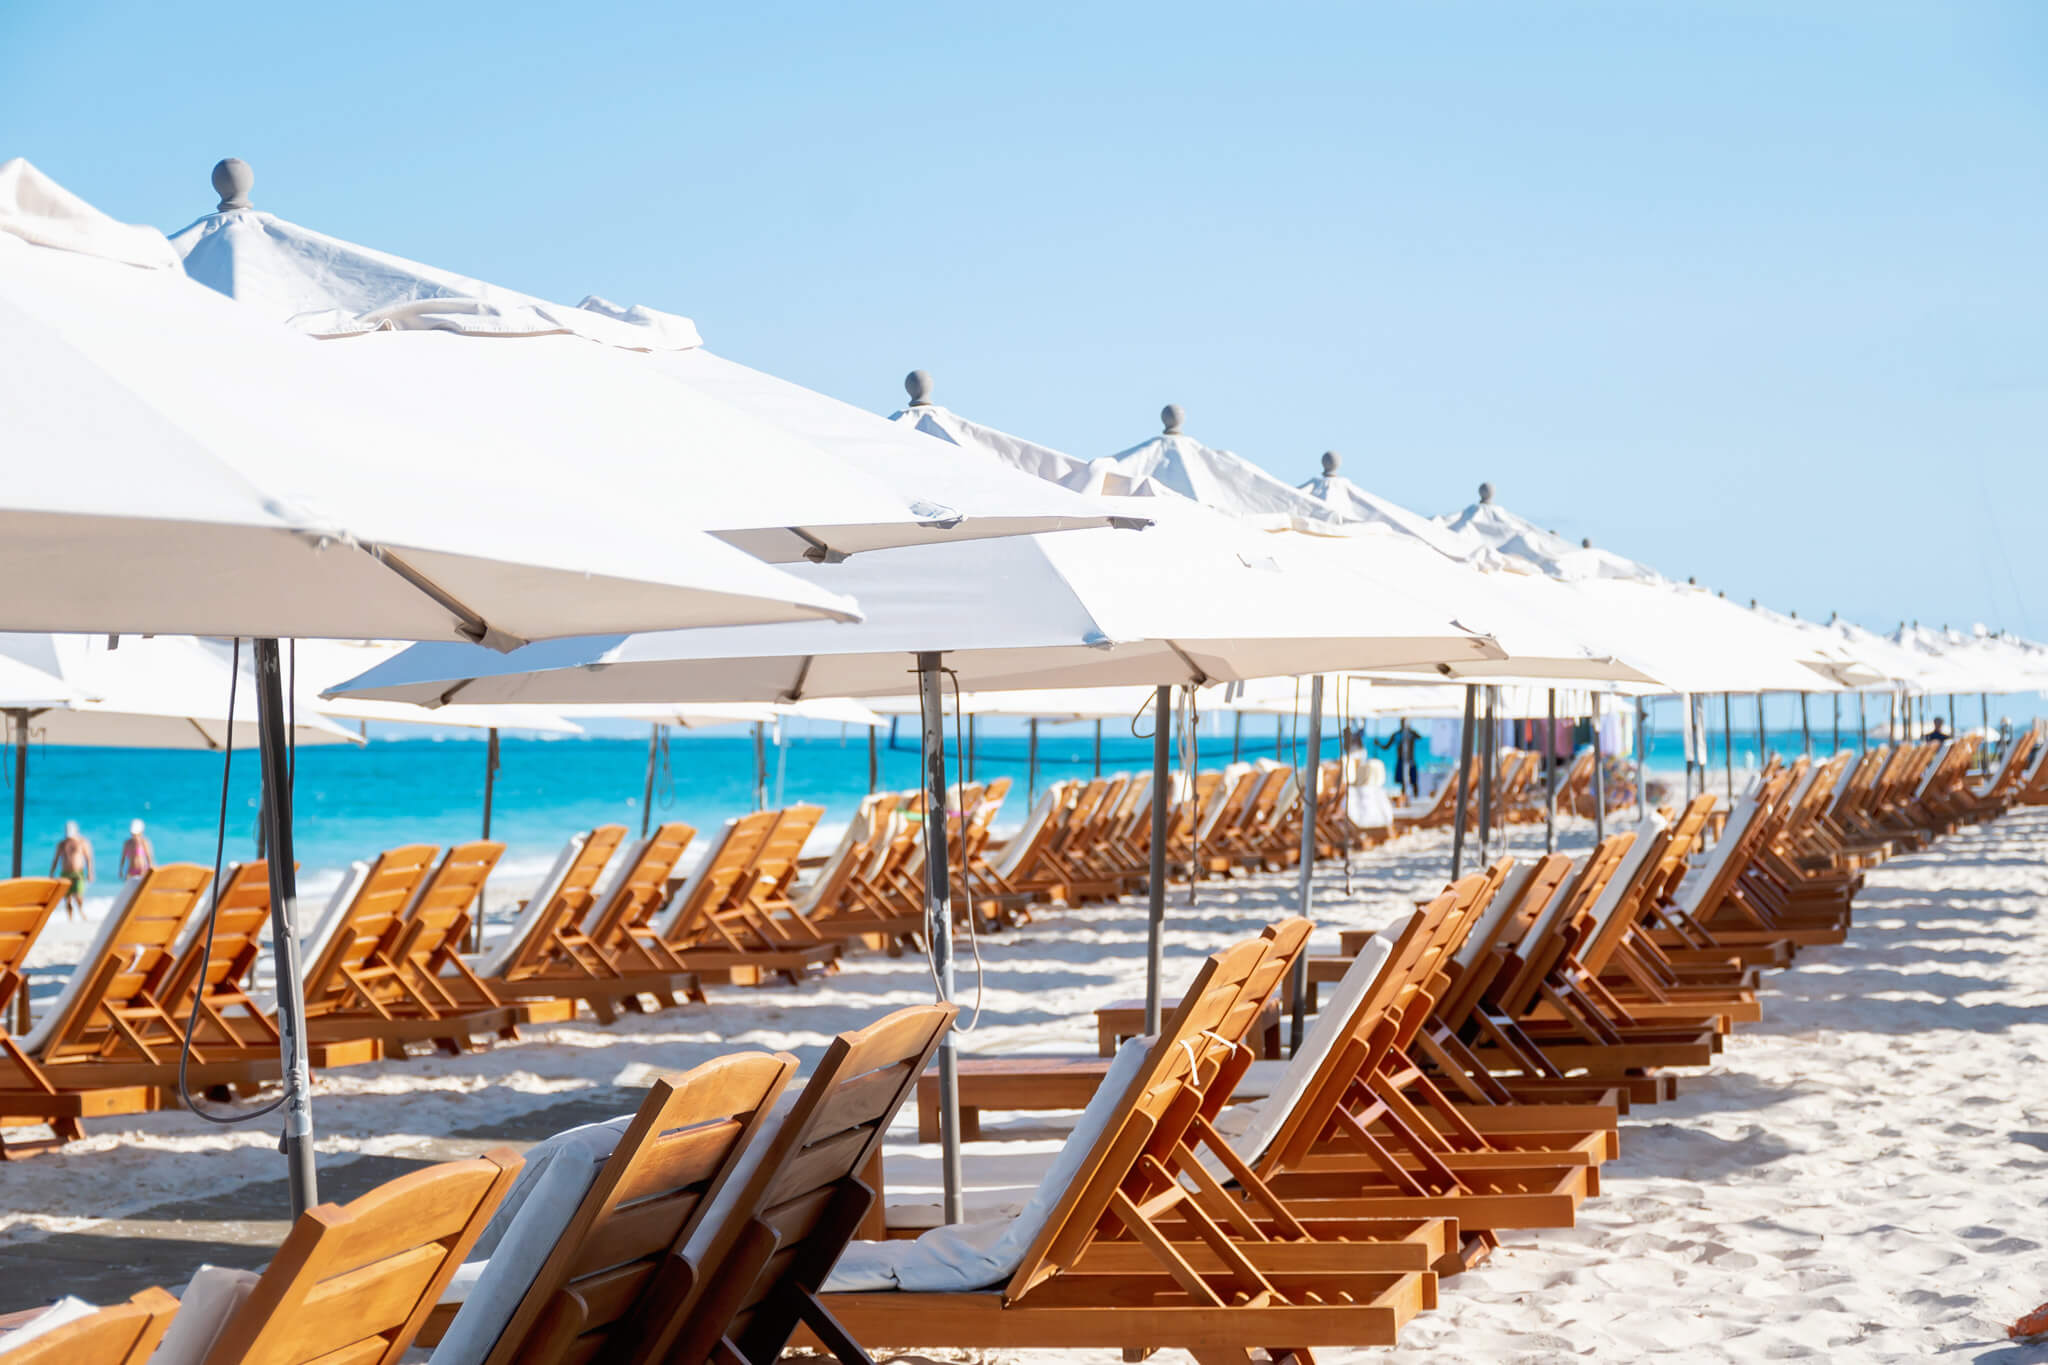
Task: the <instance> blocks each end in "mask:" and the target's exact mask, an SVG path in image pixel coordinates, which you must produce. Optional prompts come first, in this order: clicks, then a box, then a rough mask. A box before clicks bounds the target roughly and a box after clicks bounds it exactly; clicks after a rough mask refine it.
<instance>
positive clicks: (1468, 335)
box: [0, 0, 2048, 636]
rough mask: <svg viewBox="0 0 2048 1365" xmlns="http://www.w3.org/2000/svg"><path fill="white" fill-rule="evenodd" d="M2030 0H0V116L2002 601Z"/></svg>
mask: <svg viewBox="0 0 2048 1365" xmlns="http://www.w3.org/2000/svg"><path fill="white" fill-rule="evenodd" d="M2044 131H2048V7H2044V6H2039V5H2035V4H2030V3H2025V2H2024V0H2022V2H2021V3H2014V4H2010V5H1993V4H1970V3H1955V4H1943V5H1928V4H1884V3H1875V2H1874V0H1854V2H1853V3H1839V4H1826V3H1818V2H1817V0H1816V2H1815V3H1799V4H1787V3H1784V0H1755V2H1754V3H1738V2H1737V0H1723V2H1720V3H1716V2H1715V0H1696V2H1694V3H1684V4H1644V3H1640V2H1639V0H1618V2H1617V3H1547V2H1546V3H1532V2H1531V0H1498V3H1457V2H1455V0H1437V2H1435V3H1428V4H1392V3H1387V4H1363V3H1356V4H1332V5H1264V6H1248V5H1229V6H1224V5H1215V4H1204V3H1189V2H1187V0H1182V3H1175V4H1171V5H1165V4H1162V5H1136V4H1123V5H1118V4H1108V5H1104V4H1096V5H1058V4H1035V5H1030V6H1021V5H969V4H956V5H948V6H937V5H924V4H914V3H897V4H891V5H886V6H881V5H801V4H768V5H756V4H720V5H709V4H681V3H646V4H623V3H621V4H607V3H583V4H559V3H550V4H515V3H502V2H500V3H492V4H488V5H485V4H456V3H439V2H438V0H436V2H434V3H420V2H419V0H413V2H412V3H407V4H372V3H349V4H345V5H278V4H274V3H272V4H264V5H237V4H233V3H212V4H207V5H201V6H189V5H187V6H175V5H165V4H162V3H153V4H139V3H138V4H113V3H107V4H75V3H48V2H45V0H8V3H6V4H5V5H4V6H0V157H5V156H10V155H24V156H27V157H28V158H30V159H31V160H33V161H35V162H36V163H38V164H39V165H40V166H42V167H43V169H45V170H46V171H48V172H50V173H51V174H52V175H54V176H55V177H57V178H58V179H59V180H60V181H62V182H64V183H65V184H67V185H68V186H70V187H71V188H73V189H74V190H76V191H78V192H80V193H82V194H83V195H84V196H86V197H87V198H88V199H90V200H92V201H93V202H95V203H97V204H98V205H100V206H101V207H102V208H104V209H106V210H108V211H109V212H111V213H113V214H115V215H116V216H118V217H121V218H125V219H130V220H136V221H144V222H152V223H155V224H158V225H159V226H162V227H164V228H166V229H174V228H177V227H180V226H182V225H184V224H185V223H187V222H190V221H191V220H192V219H194V218H196V217H198V216H200V215H201V214H203V213H206V212H208V211H210V210H211V209H212V208H213V204H214V196H213V194H212V193H211V191H210V189H209V187H208V183H207V176H208V172H209V170H210V168H211V167H212V165H213V163H214V161H215V160H216V159H218V158H220V157H222V156H228V155H235V156H241V157H243V158H245V159H246V160H248V161H249V162H250V163H251V164H252V165H253V166H254V168H255V170H256V175H257V181H256V189H255V194H254V200H255V203H256V205H257V206H258V207H259V208H264V209H268V210H270V211H272V212H275V213H278V214H280V215H282V216H284V217H287V218H290V219H294V220H296V221H299V222H302V223H304V224H307V225H309V226H311V227H314V228H318V229H320V230H322V231H325V232H329V233H332V234H335V235H337V236H341V237H345V238H349V239H351V240H355V241H359V242H363V243H366V244H369V245H373V246H377V247H381V248H384V249H386V250H390V251H395V252H398V253H401V254H404V255H408V256H413V257H416V258H418V259H421V260H424V261H428V262H431V263H434V264H436V265H440V266H443V267H447V268H450V269H455V270H460V271H464V272H467V273H470V274H473V275H477V276H480V277H482V278H485V279H488V280H492V281H494V282H497V283H501V284H505V285H509V286H513V287H516V288H520V289H524V290H528V291H530V292H533V293H537V294H541V295H544V296H547V297H551V298H558V299H562V300H565V301H569V302H574V301H576V300H578V299H580V298H582V297H583V296H584V295H585V294H587V293H596V294H602V295H604V296H606V297H608V298H611V299H614V300H617V301H620V302H640V303H646V304H650V305H653V306H656V307H660V308H666V309H670V310H672V311H676V312H681V313H686V314H688V315H690V316H692V317H694V318H695V319H696V320H697V323H698V325H699V327H700V328H701V329H702V331H703V333H704V335H705V338H706V340H707V342H708V344H709V345H710V346H711V347H712V348H713V349H715V350H718V351H721V352H723V353H725V354H727V355H730V356H732V357H734V358H735V359H739V360H742V361H745V362H747V363H749V364H753V365H757V366H760V367H762V368H765V369H769V370H772V371H775V372H776V373H779V374H782V375H785V376H788V377H790V378H792V379H796V380H799V381H801V382H803V383H806V384H809V385H811V386H813V387H816V388H819V389H822V390H824V391H826V392H828V393H832V394H835V395H837V396H839V397H842V398H845V399H848V400H850V401H852V402H855V403H859V404H862V405H864V406H867V407H870V408H874V409H877V410H880V411H888V410H890V409H892V408H894V407H896V406H899V405H900V402H901V397H902V390H901V388H900V387H899V385H900V381H901V378H902V375H903V373H904V372H905V371H907V370H909V369H911V368H913V367H923V368H926V369H929V370H931V371H932V372H933V374H934V375H935V377H936V379H937V381H938V392H937V398H938V399H939V401H941V402H943V403H945V404H947V405H948V406H951V407H953V408H955V409H957V410H959V411H960V412H962V413H964V414H966V415H968V416H971V417H973V418H975V419H977V420H979V421H983V422H987V423H990V424H993V425H995V426H998V427H1003V428H1006V429H1009V430H1011V431H1015V432H1017V433H1019V434H1022V435H1025V436H1029V437H1031V438H1033V439H1036V440H1039V441H1042V442H1045V443H1047V444H1050V445H1053V446H1057V447H1060V448H1062V449H1065V450H1068V451H1070V452H1072V453H1075V454H1078V455H1083V456H1095V455H1103V454H1108V453H1111V452H1113V451H1116V450H1119V449H1122V448H1125V447H1127V446H1130V445H1133V444H1136V443H1137V442H1139V441H1141V440H1143V439H1145V438H1147V437H1148V436H1150V435H1152V434H1153V433H1155V432H1156V431H1157V429H1158V426H1157V415H1156V414H1157V412H1158V409H1159V407H1160V406H1161V405H1162V404H1163V403H1166V402H1178V403H1181V404H1183V405H1185V407H1186V408H1187V411H1188V430H1189V431H1190V432H1191V433H1192V434H1194V435H1196V436H1199V437H1200V438H1202V439H1203V440H1206V441H1208V442H1209V443H1210V444H1213V445H1219V446H1224V447H1228V448H1230V449H1234V450H1237V451H1239V452H1241V453H1243V454H1245V455H1247V456H1249V457H1251V458H1252V459H1255V460H1257V461H1259V462H1260V463H1261V464H1264V465H1265V466H1266V467H1267V468H1269V469H1271V470H1273V471H1274V472H1275V473H1277V474H1280V475H1283V476H1285V477H1286V478H1288V479H1289V480H1290V481H1292V482H1298V481H1300V480H1301V479H1304V478H1306V477H1308V476H1309V475H1310V474H1311V473H1313V472H1314V471H1315V469H1316V461H1317V457H1318V456H1319V455H1320V453H1321V452H1322V451H1324V450H1326V449H1330V448H1335V449H1337V450H1339V451H1341V452H1342V453H1343V455H1344V459H1345V472H1346V473H1348V474H1350V475H1351V476H1352V477H1354V478H1355V479H1357V480H1358V481H1359V482H1361V483H1363V484H1364V485H1366V486H1367V487H1369V488H1372V489H1374V490H1376V491H1378V492H1380V493H1382V494H1384V495H1386V496H1389V497H1391V498H1394V499H1396V500H1397V501H1400V502H1404V503H1406V504H1408V505H1410V506H1412V507H1415V508H1418V509H1420V510H1423V511H1426V512H1430V513H1442V512H1448V511H1454V510H1456V509H1457V508H1459V507H1461V506H1462V505H1464V504H1465V503H1468V502H1470V501H1471V500H1472V497H1473V490H1474V487H1475V486H1476V485H1477V484H1478V483H1479V481H1480V480H1481V479H1490V480H1492V481H1493V482H1494V483H1495V484H1496V485H1497V486H1498V488H1499V489H1500V498H1501V501H1502V502H1503V504H1505V505H1506V506H1508V507H1510V508H1513V509H1515V510H1517V511H1520V512H1522V513H1524V514H1525V515H1528V516H1530V517H1532V518H1533V519H1535V520H1536V521H1538V522H1540V523H1542V524H1544V525H1546V526H1550V527H1553V528H1555V529H1557V530H1559V531H1561V532H1563V533H1565V534H1567V535H1570V536H1572V537H1574V538H1576V537H1578V536H1581V535H1590V536H1591V537H1593V538H1594V540H1595V541H1596V543H1598V544H1601V545H1605V546H1608V547H1610V548H1612V549H1615V550H1618V551H1620V552H1622V553H1625V554H1629V555H1633V556H1635V557H1638V558H1641V559H1644V560H1646V561H1648V562H1649V563H1651V564H1652V565H1654V566H1656V567H1657V568H1659V569H1661V570H1662V571H1664V572H1665V573H1667V574H1670V575H1672V576H1674V577H1681V578H1682V577H1685V576H1687V575H1697V576H1698V577H1699V579H1700V580H1701V581H1702V582H1704V583H1709V584H1711V585H1714V586H1716V587H1720V588H1723V589H1725V590H1726V592H1727V593H1728V595H1729V596H1731V597H1736V598H1742V599H1746V598H1748V597H1752V596H1755V597H1759V598H1762V599H1763V600H1765V601H1767V602H1770V603H1772V604H1774V605H1777V606H1779V607H1781V608H1790V609H1795V610H1797V611H1799V612H1800V614H1802V615H1820V616H1825V615H1826V613H1827V612H1828V611H1829V610H1833V609H1839V610H1840V611H1841V612H1843V614H1845V615H1848V616H1852V617H1855V618H1857V619H1860V620H1862V621H1864V622H1865V623H1866V624H1870V625H1873V626H1878V627H1880V628H1884V629H1889V628H1890V627H1891V626H1892V625H1894V624H1896V623H1897V622H1898V621H1899V620H1900V619H1901V618H1917V619H1920V620H1922V621H1924V622H1926V623H1928V624H1937V623H1944V622H1945V623H1950V624H1956V625H1966V624H1968V623H1969V622H1971V621H1983V622H1986V623H1990V624H1994V625H2002V626H2006V627H2009V628H2013V629H2018V630H2020V631H2022V632H2025V633H2030V634H2033V635H2036V636H2040V635H2042V634H2044V633H2048V602H2043V601H2037V600H2035V599H2036V598H2037V597H2039V596H2040V594H2039V592H2038V591H2037V586H2038V585H2039V583H2040V582H2041V575H2040V572H2039V567H2038V566H2039V553H2040V546H2041V544H2042V536H2041V526H2042V522H2043V518H2044V515H2048V468H2044V461H2043V459H2042V458H2041V444H2042V433H2043V429H2044V419H2048V390H2044V384H2043V365H2044V352H2043V342H2044V340H2048V335H2044V334H2048V285H2044V276H2043V270H2042V249H2041V248H2042V231H2043V225H2044V224H2048V180H2044V166H2048V146H2044Z"/></svg>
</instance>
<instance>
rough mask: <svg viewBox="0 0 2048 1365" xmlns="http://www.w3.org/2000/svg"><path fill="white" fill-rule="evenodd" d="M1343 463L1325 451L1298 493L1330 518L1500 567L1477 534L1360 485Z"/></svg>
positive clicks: (1497, 558)
mask: <svg viewBox="0 0 2048 1365" xmlns="http://www.w3.org/2000/svg"><path fill="white" fill-rule="evenodd" d="M1343 464H1344V461H1343V457H1342V456H1340V455H1339V454H1338V453H1337V452H1336V451H1334V450H1329V451H1325V452H1323V459H1322V467H1323V472H1322V473H1320V474H1318V475H1316V476H1315V477H1314V478H1311V479H1309V480H1308V481H1307V482H1306V483H1303V484H1302V485H1300V488H1301V491H1302V492H1304V493H1306V494H1308V495H1309V496H1310V497H1312V498H1315V499H1316V500H1317V501H1319V502H1321V503H1322V504H1323V506H1324V507H1326V508H1328V509H1329V511H1328V515H1329V516H1330V517H1332V518H1333V519H1335V520H1337V521H1340V522H1363V523H1366V524H1368V525H1381V526H1386V527H1389V528H1391V529H1393V530H1396V531H1399V532H1401V533H1402V534H1404V535H1409V536H1413V537H1414V538H1415V539H1417V540H1420V541H1422V542H1423V543H1424V544H1427V545H1429V546H1430V547H1431V548H1433V549H1436V550H1439V551H1441V552H1442V553H1443V554H1445V555H1448V556H1450V557H1451V558H1453V559H1461V560H1464V561H1465V562H1466V563H1469V564H1472V565H1474V566H1475V567H1478V568H1482V569H1498V568H1501V567H1502V561H1501V559H1500V556H1499V555H1498V554H1497V553H1496V552H1495V551H1494V549H1493V547H1492V546H1490V545H1488V544H1487V543H1486V542H1485V541H1484V540H1481V539H1480V538H1479V537H1478V536H1476V535H1473V534H1472V533H1471V532H1469V531H1461V530H1453V529H1451V528H1450V527H1447V526H1445V525H1444V524H1443V523H1442V522H1439V521H1437V520H1435V519H1434V518H1432V517H1426V516H1424V515H1423V514H1422V513H1420V512H1417V511H1414V510H1412V509H1410V508H1407V507H1403V506H1402V505H1401V504H1400V503H1397V502H1394V501H1392V500H1390V499H1387V498H1383V497H1381V496H1379V495H1378V494H1377V493H1373V492H1370V491H1368V490H1366V489H1364V488H1361V487H1360V486H1359V485H1358V484H1356V483H1353V482H1352V481H1351V480H1350V479H1349V478H1347V477H1346V476H1345V475H1344V474H1343V473H1342V472H1341V470H1342V469H1343Z"/></svg>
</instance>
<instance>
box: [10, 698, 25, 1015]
mask: <svg viewBox="0 0 2048 1365" xmlns="http://www.w3.org/2000/svg"><path fill="white" fill-rule="evenodd" d="M7 715H8V718H9V719H10V720H12V721H13V722H14V875H15V876H16V877H19V876H20V875H21V856H22V854H21V841H22V838H23V837H24V836H23V832H22V831H23V826H24V824H25V823H26V817H27V814H28V712H26V711H9V712H8V713H7ZM28 994H29V992H28V979H27V977H23V978H22V982H21V986H20V988H19V989H18V990H16V991H15V993H14V1032H15V1034H16V1035H17V1036H19V1035H21V1034H25V1033H27V1032H28V1031H29V1009H30V1006H29V999H28Z"/></svg>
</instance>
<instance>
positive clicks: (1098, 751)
mask: <svg viewBox="0 0 2048 1365" xmlns="http://www.w3.org/2000/svg"><path fill="white" fill-rule="evenodd" d="M1095 775H1096V776H1097V777H1100V776H1102V720H1101V718H1100V717H1097V718H1096V721H1095Z"/></svg>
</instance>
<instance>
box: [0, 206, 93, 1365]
mask: <svg viewBox="0 0 2048 1365" xmlns="http://www.w3.org/2000/svg"><path fill="white" fill-rule="evenodd" d="M5 170H6V166H4V165H0V172H4V171H5ZM99 1311H100V1310H99V1305H98V1304H95V1303H87V1302H86V1301H85V1300H84V1299H81V1298H79V1297H78V1296H77V1295H75V1294H66V1295H65V1296H64V1297H63V1298H61V1299H58V1300H57V1301H56V1302H54V1303H52V1304H51V1305H50V1306H49V1307H47V1308H45V1309H44V1310H43V1311H42V1312H40V1313H38V1314H36V1315H35V1316H34V1317H32V1318H30V1319H29V1320H28V1321H27V1322H24V1323H22V1324H20V1325H19V1326H16V1327H10V1328H8V1329H7V1330H6V1331H4V1332H0V1355H5V1354H6V1353H7V1352H9V1351H12V1350H15V1349H17V1348H18V1347H22V1346H26V1345H28V1344H29V1343H30V1342H32V1341H34V1340H35V1339H36V1338H37V1337H40V1336H46V1335H48V1334H49V1333H51V1332H54V1331H56V1330H57V1329H58V1328H59V1327H63V1326H65V1325H66V1324H68V1323H73V1322H77V1321H78V1320H79V1319H80V1318H89V1317H91V1316H92V1315H93V1314H94V1313H97V1312H99Z"/></svg>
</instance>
